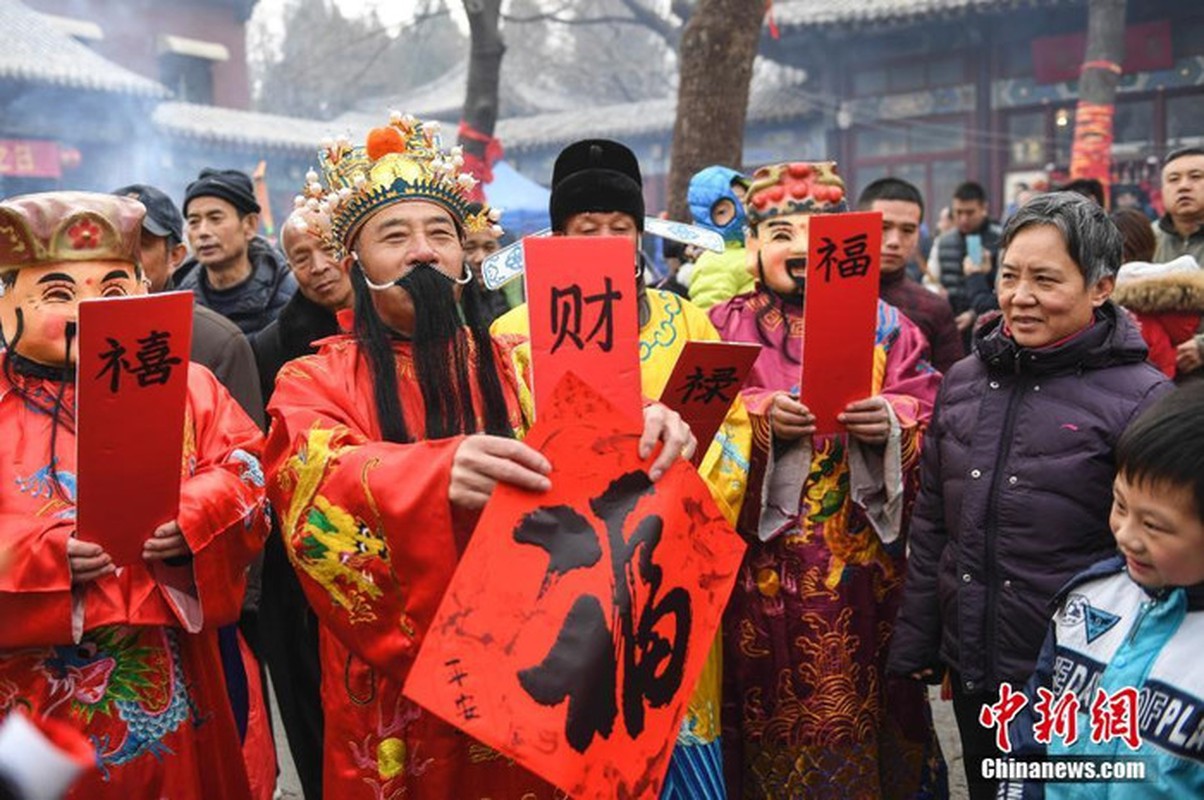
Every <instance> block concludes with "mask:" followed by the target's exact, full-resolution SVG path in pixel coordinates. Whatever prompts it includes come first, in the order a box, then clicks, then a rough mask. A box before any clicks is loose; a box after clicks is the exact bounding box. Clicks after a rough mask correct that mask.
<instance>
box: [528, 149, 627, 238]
mask: <svg viewBox="0 0 1204 800" xmlns="http://www.w3.org/2000/svg"><path fill="white" fill-rule="evenodd" d="M643 185H644V181H643V178H641V177H640V163H639V162H638V161H637V160H636V158H635V153H633V152H631V150H630V149H628V147H627V146H626V145H623V144H619V143H618V142H612V141H610V140H609V139H584V140H582V141H580V142H574V143H573V144H570V145H569V146H568V147H566V148H564V149H563V150H561V151H560V155H559V156H557V157H556V166H555V167H553V168H552V196H551V198H550V199H549V201H548V215H549V216H551V218H552V230H554V231H558V232H560V231H563V230H564V226H565V223H566V222H567V221H568V218H569V217H571V216H572V215H574V214H581V213H584V212H587V211H620V212H622V213H624V214H629V215H631V217H632V218H634V219H635V224H636V228H637V229H638V230H639V231H640V232H643V230H644V190H643Z"/></svg>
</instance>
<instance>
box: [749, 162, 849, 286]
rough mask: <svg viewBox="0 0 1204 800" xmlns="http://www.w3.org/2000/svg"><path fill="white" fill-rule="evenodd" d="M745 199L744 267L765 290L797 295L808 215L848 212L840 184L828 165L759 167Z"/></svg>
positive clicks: (803, 265) (804, 270) (802, 273)
mask: <svg viewBox="0 0 1204 800" xmlns="http://www.w3.org/2000/svg"><path fill="white" fill-rule="evenodd" d="M745 200H746V201H747V210H748V221H749V235H748V239H747V242H746V246H747V248H748V268H749V271H750V272H752V274H753V276H754V277H755V278H756V279H757V280H759V281H760V282H761V284H762V286H763V287H765V288H767V289H770V290H772V291H774V292H776V293H777V294H779V295H784V296H785V295H797V294H798V293H800V292H801V291H802V288H803V279H804V277H805V276H806V274H807V246H808V243H809V236H808V233H809V229H810V224H811V217H812V216H814V215H815V214H835V213H840V212H844V211H848V204H847V203H846V202H845V194H844V181H843V180H842V179H841V177H840V176H839V175H837V174H836V164H835V163H834V162H831V161H819V162H815V163H809V162H803V161H795V162H790V163H786V164H772V165H770V166H766V167H761V168H760V169H758V170H757V171H756V172H755V173H753V177H752V185H751V186H750V187H749V189H748V195H747V197H746V198H745Z"/></svg>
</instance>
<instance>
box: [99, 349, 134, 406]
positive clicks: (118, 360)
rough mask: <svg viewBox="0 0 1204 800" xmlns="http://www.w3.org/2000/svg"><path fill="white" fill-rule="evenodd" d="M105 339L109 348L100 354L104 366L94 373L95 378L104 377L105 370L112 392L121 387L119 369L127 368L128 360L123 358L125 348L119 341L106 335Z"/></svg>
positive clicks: (128, 365) (114, 392)
mask: <svg viewBox="0 0 1204 800" xmlns="http://www.w3.org/2000/svg"><path fill="white" fill-rule="evenodd" d="M105 341H106V342H108V343H109V349H108V350H106V351H104V352H103V353H101V354H100V357H101V358H102V359H103V360H104V366H103V367H101V370H100V372H98V373H96V377H97V378H101V377H104V374H105V373H106V372H108V373H111V374H110V375H109V391H110V392H112V393H113V394H116V393H117V390H118V389H120V388H121V370H122V369H123V368H124V369H126V370H129V368H130V362H129V361H127V360H126V359H125V354H126V349H125V346H124V345H122V344H121V342H119V341H117V340H116V339H114V338H113V337H111V336H106V337H105Z"/></svg>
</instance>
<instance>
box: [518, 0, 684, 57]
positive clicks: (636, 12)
mask: <svg viewBox="0 0 1204 800" xmlns="http://www.w3.org/2000/svg"><path fill="white" fill-rule="evenodd" d="M619 2H620V3H622V5H623V7H624V8H626V9H627V10H628V11H630V12H631V16H630V17H623V16H617V15H613V14H608V15H603V16H599V17H566V16H563V14H564V13H565V12H566V11H568V10H569V8H571V7H572V3H568V2H566V3H563V4H561V5H560V7H559V8H556V9H554V10H552V11H545V12H543V13H541V14H530V15H528V16H513V15H510V14H503V15H502V19H503V20H505V21H506V22H510V23H517V24H523V23H528V22H555V23H556V24H558V25H635V26H638V27H641V28H647V29H648V30H650V31H652V32H653V33H655V34H656V35H657V36H659V37H660V38H661V39H663V40H664V41H665V44H667V45H668V46H669V49H671V50H676V49H677V45H678V43H679V42H680V41H681V30H680V27H679V26H678V25H676V24H675V23H674V22H673V21H672V20H669V19H666V18H665V17H662V16H661V15H660V14H658V13H656V12H655V11H653V10H652V9H650V8H648V7H647V6H645V5H644V4H643V3H641V2H640V0H619ZM674 5H675V6H678V7H685V8H686V10H687V14H688V12H689V9H690V8H691V6H692V4H691V3H689V2H688V0H675V3H674ZM683 19H684V18H683Z"/></svg>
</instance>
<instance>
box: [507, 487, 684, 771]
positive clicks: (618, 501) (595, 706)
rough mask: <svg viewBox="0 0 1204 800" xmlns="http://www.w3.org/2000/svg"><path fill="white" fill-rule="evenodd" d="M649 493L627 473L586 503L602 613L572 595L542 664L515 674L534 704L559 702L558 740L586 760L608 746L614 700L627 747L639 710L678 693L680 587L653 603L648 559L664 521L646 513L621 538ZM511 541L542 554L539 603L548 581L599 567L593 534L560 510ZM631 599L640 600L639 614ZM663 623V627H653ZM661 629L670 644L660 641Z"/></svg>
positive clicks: (529, 522) (536, 517) (655, 589)
mask: <svg viewBox="0 0 1204 800" xmlns="http://www.w3.org/2000/svg"><path fill="white" fill-rule="evenodd" d="M654 491H655V489H654V487H653V484H652V482H651V480H650V479H649V478H648V475H647V474H646V473H644V472H642V471H635V472H629V473H627V474H625V475H622V476H620V477H619V478H617V479H615V480H614V481H612V482H611V484H610V485H609V486H608V487H607V488H606V490H605V491H604V492H603V493H602V494H601V495H599V496H598V497H595V498H593V499H592V500H591V501H590V509H591V510H592V511H593V513H594V515H595V516H597V517H598V518H599V519H601V520H602V521H603V523H604V524H605V527H606V538H607V541H608V543H609V545H610V546H609V553H610V563H609V564H608V565H607V566H609V568H610V571H611V574H610V576H609V577H610V580H611V585H612V587H613V589H612V597H611V598H609V600H610V603H609V605H610V610H609V612H608V610H607V609H606V608H604V607H603V601H602V600H601V599H599V598H598V597H597V596H595V595H592V594H588V593H586V594H581V595H580V596H578V597H577V598H576V600H574V602H573V604H572V607H571V608H570V609H569V612H568V614H567V615H566V616H565V619H564V622H563V623H562V625H561V628H560V632H559V634H558V635H557V637H556V641H555V642H554V643H553V644H552V647H551V649H550V650H549V651H548V654H547V655H546V656H545V657H544V659H543V661H542V662H540V663H539V664H537V665H535V666H532V667H529V668H526V669H523V670H520V671H519V673H518V679H519V683H520V685H521V686H522V687H523V689H524V691H526V692H527V694H528V695H530V696H531V698H532V699H534V700H535V701H536V702H537V703H540V704H541V705H546V706H557V705H560V704H561V703H562V702H564V701H565V700H566V699H567V700H568V714H567V719H566V722H565V738H566V740H567V741H568V743H569V745H570V746H571V747H573V748H574V749H575V750H577V751H578V752H585V750H586V748H587V747H589V745H590V743H591V742H592V741H593V739H594V737H595V736H601V737H602V738H604V739H605V738H609V737H610V735H611V733H613V731H614V725H615V720H616V718H617V716H618V713H619V705H620V698H621V703H622V712H623V725H624V728H625V729H626V731H627V733H628V735H630V736H631V737H632V738H635V737H637V736H639V734H640V733H641V732H643V730H644V717H645V704H647V705H649V706H651V707H652V708H662V707H664V706H665V705H667V704H668V703H669V702H670V701H671V700H672V699H673V697H674V696H675V694H676V693H677V692H678V690H679V689H680V688H681V684H682V679H683V675H684V672H685V662H686V654H687V651H688V647H689V632H690V625H691V619H692V613H691V606H690V594H689V592H688V591H686V589H685V588H683V587H680V586H676V587H673V588H672V589H669V590H668V591H666V592H664V594H663V595H662V594H661V589H662V584H663V583H664V574H663V570H662V568H661V567H660V566H659V565H657V564H656V563H655V561H654V557H655V555H656V548H657V547H658V546H659V544H660V542H661V535H662V532H663V528H664V521H663V520H662V519H661V517H660V516H658V515H655V514H650V515H648V516H646V517H644V518H643V519H641V520H640V521H639V522H638V523H637V524H636V526H635V529H634V531H633V532H632V534H631V536H630V538H625V537H624V534H623V530H624V528H625V527H626V525H627V522H628V520H629V518H630V517H631V514H632V512H633V511H634V510H635V507H636V504H637V503H638V502H639V500H640V498H642V497H644V496H645V495H649V494H652V493H653V492H654ZM514 539H515V541H517V542H519V543H523V544H533V545H536V546H538V547H541V548H543V549H544V550H546V551H547V552H548V556H549V562H548V568H547V575H546V576H545V579H544V585H543V587H542V588H541V594H542V593H543V592H544V591H545V590H546V589H547V587H548V586H549V584H550V582H551V581H553V580H555V579H557V578H559V577H562V576H563V575H565V574H567V573H569V572H572V571H573V570H577V569H590V568H592V567H594V566H596V565H597V564H598V563H599V562H600V561H601V558H602V549H601V547H599V545H598V533H597V531H595V530H594V528H593V526H592V525H591V524H590V522H589V521H588V520H587V519H586V518H585V517H584V516H582V515H581V514H579V513H578V512H577V511H576V510H575V509H573V508H570V507H568V506H555V507H552V508H541V509H536V510H535V511H534V512H532V513H531V514H528V515H527V516H525V517H524V518H523V519H522V521H521V522H520V523H519V525H518V527H517V528H516V529H515V531H514ZM637 588H638V589H639V592H638V593H637V591H636V590H637ZM637 594H638V596H639V597H641V598H644V599H643V605H642V606H641V607H640V608H638V609H636V608H634V606H635V599H636V597H637ZM668 618H672V622H673V624H672V626H671V627H670V628H668V629H665V628H663V627H658V626H659V625H660V623H661V621H662V620H665V619H668ZM612 620H613V621H614V622H615V623H616V627H617V630H615V631H613V632H612V630H611V628H610V622H611V621H612ZM670 630H671V631H672V635H671V636H666V634H667V633H668V632H669V631H670ZM620 666H621V667H622V671H621V675H622V678H621V685H620Z"/></svg>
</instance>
